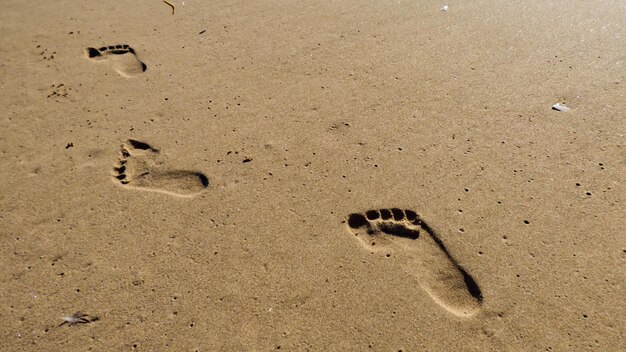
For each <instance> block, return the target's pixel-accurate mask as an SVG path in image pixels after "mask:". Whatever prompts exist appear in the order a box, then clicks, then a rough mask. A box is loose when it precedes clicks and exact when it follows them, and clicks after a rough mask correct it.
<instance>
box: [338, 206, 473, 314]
mask: <svg viewBox="0 0 626 352" xmlns="http://www.w3.org/2000/svg"><path fill="white" fill-rule="evenodd" d="M347 223H348V227H349V229H350V232H352V233H353V234H354V235H355V236H356V237H357V238H358V240H359V241H360V243H361V244H362V245H363V246H364V247H365V248H366V249H368V250H370V251H372V252H381V251H385V252H387V253H389V252H393V253H394V255H396V256H403V257H405V259H406V263H407V264H406V265H407V269H408V270H409V271H410V272H411V273H413V274H414V275H415V276H416V277H417V280H418V282H419V284H420V286H422V288H423V289H424V290H425V291H426V292H427V293H428V294H429V295H430V297H431V298H432V299H433V300H434V301H435V302H437V303H438V304H439V305H440V306H442V307H443V308H445V309H446V310H447V311H449V312H450V313H453V314H455V315H457V316H461V317H468V316H471V315H473V314H475V313H476V312H478V311H479V310H480V308H481V306H482V301H483V295H482V292H481V290H480V288H479V286H478V284H477V283H476V281H475V280H474V279H473V278H472V276H471V275H470V274H469V273H468V272H467V271H466V270H465V269H464V268H463V267H461V265H460V264H459V263H458V262H457V261H456V260H455V259H454V257H452V255H451V254H450V252H448V250H447V249H446V247H445V245H444V244H443V242H442V241H441V239H440V238H439V236H438V235H437V234H436V233H435V231H434V230H433V229H432V228H431V227H430V226H429V225H428V224H427V223H426V222H425V221H424V220H423V219H421V218H420V217H419V215H418V214H417V213H416V212H414V211H412V210H402V209H398V208H392V209H380V210H368V211H366V212H364V213H353V214H350V215H349V216H348V220H347Z"/></svg>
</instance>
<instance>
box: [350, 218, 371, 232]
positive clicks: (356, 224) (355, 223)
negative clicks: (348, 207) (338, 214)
mask: <svg viewBox="0 0 626 352" xmlns="http://www.w3.org/2000/svg"><path fill="white" fill-rule="evenodd" d="M367 224H368V221H367V218H366V217H365V216H364V215H363V214H350V216H348V226H350V227H351V228H353V229H358V228H360V227H363V226H366V225H367Z"/></svg>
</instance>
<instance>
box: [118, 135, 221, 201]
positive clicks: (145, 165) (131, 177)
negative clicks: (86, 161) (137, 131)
mask: <svg viewBox="0 0 626 352" xmlns="http://www.w3.org/2000/svg"><path fill="white" fill-rule="evenodd" d="M120 152H121V154H120V157H119V159H118V161H117V163H116V165H115V167H114V168H113V177H114V179H115V180H116V182H118V183H120V184H121V185H122V186H124V187H129V188H136V189H141V190H147V191H154V192H160V193H165V194H169V195H174V196H180V197H191V196H195V195H197V194H199V193H201V192H202V191H204V190H205V189H206V188H207V187H209V179H208V178H207V177H206V176H205V175H204V174H203V173H201V172H198V171H189V170H172V169H168V168H167V167H164V166H163V162H162V161H161V160H160V158H159V153H160V151H159V150H158V149H156V148H153V147H152V146H150V145H149V144H148V143H144V142H141V141H138V140H135V139H129V140H128V141H127V143H124V144H122V146H121V151H120Z"/></svg>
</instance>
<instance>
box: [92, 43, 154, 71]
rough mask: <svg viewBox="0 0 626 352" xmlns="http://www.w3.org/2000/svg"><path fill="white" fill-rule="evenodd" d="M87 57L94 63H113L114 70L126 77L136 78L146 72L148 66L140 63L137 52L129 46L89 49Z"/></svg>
mask: <svg viewBox="0 0 626 352" xmlns="http://www.w3.org/2000/svg"><path fill="white" fill-rule="evenodd" d="M85 56H86V57H87V58H88V59H91V60H93V61H106V62H111V64H112V65H113V69H115V71H117V73H119V74H120V75H122V76H124V77H134V76H137V75H139V74H141V73H143V72H145V71H146V69H147V66H146V64H144V63H143V62H141V61H139V59H138V58H137V55H136V54H135V50H133V48H131V47H130V46H128V45H111V46H103V47H102V48H91V47H90V48H87V49H85Z"/></svg>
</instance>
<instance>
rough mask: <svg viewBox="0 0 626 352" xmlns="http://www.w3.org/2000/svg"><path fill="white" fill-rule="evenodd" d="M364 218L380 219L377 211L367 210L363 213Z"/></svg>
mask: <svg viewBox="0 0 626 352" xmlns="http://www.w3.org/2000/svg"><path fill="white" fill-rule="evenodd" d="M365 216H366V217H367V218H368V219H369V220H376V219H378V218H379V217H380V213H379V212H378V210H368V211H366V212H365Z"/></svg>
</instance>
